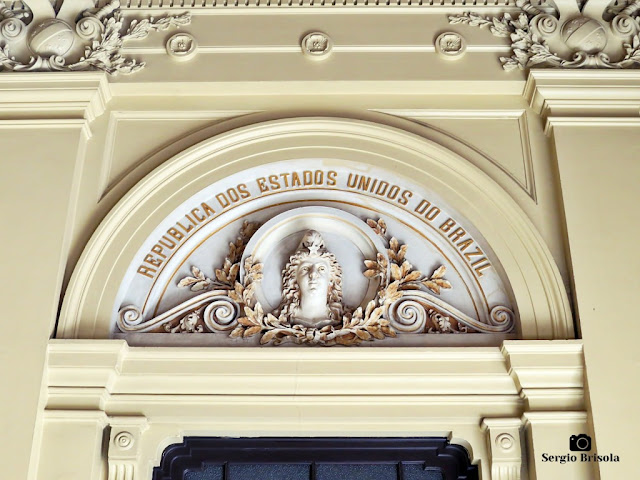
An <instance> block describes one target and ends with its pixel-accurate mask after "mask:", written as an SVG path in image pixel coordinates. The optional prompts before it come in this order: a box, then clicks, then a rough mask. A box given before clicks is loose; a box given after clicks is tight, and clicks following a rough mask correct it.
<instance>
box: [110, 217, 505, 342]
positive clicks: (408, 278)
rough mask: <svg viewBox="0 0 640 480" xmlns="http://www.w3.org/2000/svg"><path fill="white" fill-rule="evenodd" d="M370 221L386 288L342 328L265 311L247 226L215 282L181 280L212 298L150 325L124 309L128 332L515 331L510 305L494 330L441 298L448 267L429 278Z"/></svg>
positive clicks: (333, 335)
mask: <svg viewBox="0 0 640 480" xmlns="http://www.w3.org/2000/svg"><path fill="white" fill-rule="evenodd" d="M367 224H368V225H369V226H370V227H371V228H372V229H373V230H374V232H375V233H377V234H378V235H379V236H380V237H381V238H382V239H383V240H384V242H385V243H386V244H387V245H388V249H387V255H386V256H385V255H383V254H381V253H379V254H378V255H377V257H376V260H369V259H367V260H365V262H364V263H365V268H366V270H365V272H364V275H365V276H366V277H368V278H378V279H379V286H378V291H377V293H376V295H375V298H374V299H372V300H370V301H369V302H368V303H367V304H366V306H365V307H364V308H363V307H358V308H356V309H349V308H347V307H346V306H344V305H341V307H340V310H339V311H340V312H342V313H341V317H339V318H338V321H339V323H337V324H336V322H332V323H331V324H325V325H324V326H318V327H311V326H305V325H302V324H298V323H297V322H294V321H293V320H295V317H293V316H292V315H291V312H287V310H286V309H284V308H282V309H277V310H275V311H274V312H265V310H264V308H263V306H262V305H261V304H260V302H258V301H257V298H256V287H257V286H258V285H259V283H260V282H261V280H262V277H263V266H262V264H261V263H260V262H257V261H256V260H255V259H254V258H253V257H252V256H248V257H247V258H246V259H245V261H244V265H243V270H244V277H243V279H242V281H240V280H239V279H238V277H239V265H240V261H241V258H242V256H243V252H244V249H245V247H246V244H247V243H248V242H249V240H250V238H251V236H252V235H253V234H254V233H255V231H256V230H257V228H258V224H255V223H249V222H244V224H243V226H242V228H241V230H240V234H239V236H238V237H237V239H236V241H234V242H232V243H230V244H229V253H228V255H227V257H226V258H225V260H224V262H223V265H222V267H221V268H219V269H215V272H216V279H215V280H212V279H210V278H208V277H206V276H205V274H204V273H203V272H202V270H201V269H200V268H198V267H196V266H192V267H191V273H192V276H186V277H184V278H182V279H181V280H180V281H179V282H178V285H179V286H180V287H189V288H190V289H191V291H194V292H204V293H200V294H199V295H198V296H197V297H195V298H194V299H193V300H189V301H187V302H184V303H183V305H184V307H180V306H179V307H176V308H175V309H174V310H175V311H176V313H171V314H169V313H167V314H163V315H160V316H159V317H155V318H153V319H151V320H148V321H143V319H142V317H141V314H140V311H139V310H138V309H137V308H135V307H134V306H128V307H125V308H123V309H122V310H121V311H120V316H119V322H118V325H119V326H120V328H121V329H122V330H123V331H152V330H153V329H155V328H157V327H159V326H164V331H166V332H172V333H202V332H205V331H208V332H225V333H227V334H228V335H229V337H230V338H235V339H245V338H251V337H256V336H260V344H262V345H264V344H268V343H273V344H274V345H280V344H282V343H285V342H292V343H296V344H314V345H324V346H331V345H357V344H359V343H362V342H366V341H374V340H382V339H384V338H386V337H395V336H396V331H397V330H399V331H401V332H406V333H454V334H455V333H468V332H475V331H485V332H496V333H497V332H506V331H509V330H510V329H511V328H512V327H513V321H514V318H513V312H511V311H510V310H509V309H508V308H506V307H502V306H498V307H494V308H493V310H492V311H491V315H490V316H491V319H490V324H489V325H487V324H484V323H481V322H480V321H478V320H475V319H472V318H470V317H467V316H466V315H465V314H464V313H462V312H460V311H459V310H456V309H455V308H453V307H451V306H450V305H448V304H447V303H445V302H443V301H442V300H438V299H437V298H436V297H434V296H433V295H431V294H432V293H433V294H436V295H438V294H440V293H441V291H442V289H449V288H452V285H451V283H450V282H449V281H448V280H447V279H446V278H445V274H446V271H447V269H446V267H445V266H444V265H440V266H438V267H437V268H435V269H434V271H433V272H432V273H431V275H429V276H426V275H423V274H422V273H421V272H420V271H419V270H416V269H415V268H414V267H413V265H412V264H411V263H410V262H409V261H408V260H407V259H406V254H407V246H406V245H404V244H401V243H400V241H398V240H397V239H396V238H395V237H389V236H387V226H386V223H385V222H384V221H383V220H382V219H380V220H377V221H374V220H371V219H369V220H367ZM307 234H308V235H309V234H312V235H311V236H310V237H309V239H310V240H309V241H311V240H313V238H316V237H313V235H316V236H317V237H318V238H316V240H318V241H320V242H321V241H322V240H321V237H319V234H318V233H317V232H313V231H309V232H307ZM312 237H313V238H312ZM305 238H307V237H305ZM316 243H317V242H316ZM302 244H303V248H306V249H307V250H308V251H309V252H311V250H312V247H314V248H315V250H314V251H316V253H315V254H316V255H318V254H320V253H319V251H320V249H324V248H325V247H324V244H320V243H318V244H317V245H316V244H315V243H314V244H313V245H311V244H310V245H307V244H305V243H304V240H303V242H302ZM324 251H325V252H326V250H324ZM387 257H388V258H389V260H388V261H387ZM334 318H335V317H334Z"/></svg>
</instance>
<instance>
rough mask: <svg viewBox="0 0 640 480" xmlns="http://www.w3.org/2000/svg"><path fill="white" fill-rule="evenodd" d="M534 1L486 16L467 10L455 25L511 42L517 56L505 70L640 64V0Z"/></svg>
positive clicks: (522, 0)
mask: <svg viewBox="0 0 640 480" xmlns="http://www.w3.org/2000/svg"><path fill="white" fill-rule="evenodd" d="M554 3H555V6H553V4H542V5H533V4H532V3H531V0H517V1H516V5H517V6H518V7H519V8H520V9H521V13H520V14H519V15H518V16H517V17H516V16H512V15H511V14H509V13H505V14H504V15H502V16H500V17H482V16H481V15H478V14H475V13H472V12H466V13H463V14H462V15H451V16H449V23H452V24H468V25H470V26H473V27H480V28H483V27H487V28H488V29H489V31H490V32H491V33H492V34H493V35H495V36H497V37H507V38H509V39H510V41H511V49H512V52H513V53H512V55H511V56H510V57H501V58H500V61H501V62H502V67H503V68H504V69H505V70H507V71H508V70H513V69H517V68H519V69H527V68H530V67H534V66H547V67H560V68H630V67H638V66H639V65H640V38H639V37H638V33H639V32H640V0H622V1H621V2H617V3H616V5H613V6H609V4H610V3H611V2H610V0H587V1H586V2H583V3H580V4H579V3H578V1H577V0H555V2H554Z"/></svg>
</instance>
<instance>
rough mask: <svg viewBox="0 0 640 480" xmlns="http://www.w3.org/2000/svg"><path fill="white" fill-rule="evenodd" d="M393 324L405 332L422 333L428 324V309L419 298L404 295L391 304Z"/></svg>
mask: <svg viewBox="0 0 640 480" xmlns="http://www.w3.org/2000/svg"><path fill="white" fill-rule="evenodd" d="M387 315H388V316H389V321H390V323H391V326H392V327H393V328H395V329H396V330H397V331H399V332H403V333H422V332H424V331H425V328H426V325H427V311H426V309H425V308H424V305H422V304H421V303H420V302H419V300H418V299H416V298H415V297H413V296H404V297H402V298H400V299H399V300H396V301H395V302H393V303H392V304H391V305H390V306H389V310H388V311H387Z"/></svg>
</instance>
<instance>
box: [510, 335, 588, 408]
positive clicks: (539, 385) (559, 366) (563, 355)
mask: <svg viewBox="0 0 640 480" xmlns="http://www.w3.org/2000/svg"><path fill="white" fill-rule="evenodd" d="M501 350H502V354H503V355H504V358H505V360H506V362H507V365H508V369H509V374H510V375H511V378H512V379H513V381H514V383H515V384H516V385H517V386H518V389H519V391H520V394H521V396H522V397H523V399H524V400H525V402H526V404H527V407H528V408H529V409H531V410H550V409H556V408H557V409H560V408H561V406H562V405H565V406H566V404H567V403H566V402H567V401H568V399H571V402H570V403H571V404H572V405H573V408H574V409H582V408H584V404H583V402H584V398H583V395H584V393H583V389H584V360H583V353H582V352H583V345H582V341H580V340H556V341H553V342H545V341H528V340H520V341H512V340H507V341H505V342H504V343H503V345H502V349H501ZM551 366H553V367H552V368H549V367H551ZM558 401H559V402H560V403H561V405H560V404H558Z"/></svg>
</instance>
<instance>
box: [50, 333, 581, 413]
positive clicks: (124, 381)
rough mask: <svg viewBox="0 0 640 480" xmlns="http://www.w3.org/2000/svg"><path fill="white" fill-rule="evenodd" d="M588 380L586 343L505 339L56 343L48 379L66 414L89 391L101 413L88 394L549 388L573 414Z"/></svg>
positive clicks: (553, 403) (501, 392) (511, 392)
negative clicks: (489, 342) (407, 344)
mask: <svg viewBox="0 0 640 480" xmlns="http://www.w3.org/2000/svg"><path fill="white" fill-rule="evenodd" d="M521 345H522V347H523V348H520V346H521ZM583 375H584V366H583V357H582V343H581V341H560V340H556V341H544V340H533V341H505V342H504V346H503V347H502V352H501V351H500V349H499V348H497V347H471V348H465V349H460V348H446V347H442V348H434V349H431V350H429V349H427V350H425V349H422V348H376V349H349V350H346V349H330V350H327V349H299V348H288V349H256V348H199V347H191V348H174V347H155V348H154V347H130V346H128V345H127V343H126V342H125V341H124V340H51V341H50V344H49V349H48V376H47V378H48V391H49V406H50V407H55V408H59V409H64V408H65V406H64V405H65V402H67V401H70V402H76V401H77V397H76V396H75V394H76V393H77V391H78V389H83V390H85V391H86V392H87V395H86V398H85V397H83V398H84V400H85V401H86V402H88V403H87V406H91V407H92V408H95V405H96V403H92V402H94V400H95V399H94V398H92V397H91V395H90V394H89V393H90V392H92V393H93V395H94V396H97V397H96V398H98V397H100V399H101V400H104V401H106V402H107V403H108V402H109V397H111V396H113V395H117V396H118V398H124V397H123V396H130V397H131V398H141V397H140V396H143V395H154V396H156V398H158V399H159V398H160V397H161V396H162V397H172V398H175V397H177V396H186V397H189V398H195V397H194V396H198V397H199V398H200V400H202V399H203V398H204V397H207V396H211V395H215V396H219V395H227V396H230V395H231V396H236V395H310V396H326V395H338V396H345V395H346V396H376V398H377V397H378V396H380V395H382V396H389V397H404V396H413V395H418V396H420V397H421V398H422V400H420V401H421V402H424V401H427V402H428V403H433V402H430V401H428V400H426V398H427V397H434V398H433V401H436V403H437V402H439V401H440V400H438V399H437V398H436V397H438V398H439V397H441V396H451V395H455V396H459V397H458V399H459V400H458V401H456V403H459V404H460V405H468V404H469V402H471V403H474V402H476V403H477V402H480V403H484V402H486V401H487V399H489V398H492V399H493V400H492V401H494V402H495V401H498V400H499V399H502V402H503V403H504V402H507V403H510V404H512V405H513V406H516V405H517V404H520V402H521V401H522V400H521V399H520V397H521V396H523V392H524V396H525V397H526V395H527V394H528V392H529V391H530V390H533V391H534V393H535V390H536V389H541V388H544V389H546V390H545V392H546V393H547V397H545V398H548V399H550V401H549V403H546V404H545V402H544V398H542V397H541V398H542V399H541V400H540V401H539V402H538V403H537V404H536V405H535V407H536V409H539V410H551V409H563V408H564V409H567V408H571V409H574V408H575V407H576V402H575V397H576V395H579V396H580V401H582V398H581V397H582V378H583ZM400 379H401V380H400ZM105 390H106V392H107V393H106V396H107V398H104V397H103V395H105ZM551 390H552V391H553V394H550V393H549V392H550V391H551ZM391 392H392V393H391ZM465 396H468V399H467V400H464V397H465ZM74 398H76V400H73V399H74ZM473 399H475V400H473ZM509 399H510V400H509ZM377 401H382V402H384V400H382V399H378V400H377ZM390 401H391V400H390ZM393 402H397V400H393ZM514 402H515V403H514ZM563 402H564V403H563ZM567 402H568V403H567ZM100 403H102V402H99V403H98V404H100ZM498 403H500V402H498ZM563 405H564V407H563ZM66 408H68V407H66Z"/></svg>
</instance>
